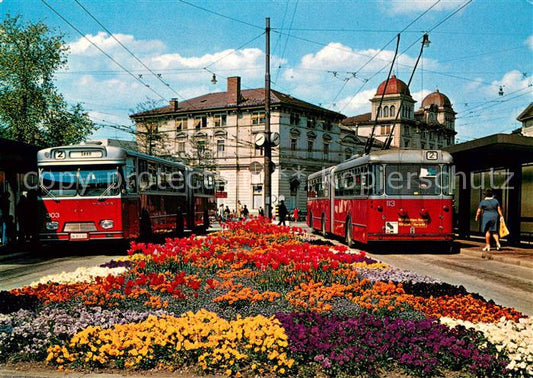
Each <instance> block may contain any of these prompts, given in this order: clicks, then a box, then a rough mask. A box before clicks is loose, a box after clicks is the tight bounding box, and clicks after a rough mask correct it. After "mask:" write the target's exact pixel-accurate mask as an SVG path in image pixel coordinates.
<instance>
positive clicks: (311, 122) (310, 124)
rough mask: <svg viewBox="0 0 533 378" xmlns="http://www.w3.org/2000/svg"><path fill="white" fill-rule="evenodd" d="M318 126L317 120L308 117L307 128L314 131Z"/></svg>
mask: <svg viewBox="0 0 533 378" xmlns="http://www.w3.org/2000/svg"><path fill="white" fill-rule="evenodd" d="M315 126H316V119H315V118H314V117H308V118H307V127H309V128H310V129H314V128H315Z"/></svg>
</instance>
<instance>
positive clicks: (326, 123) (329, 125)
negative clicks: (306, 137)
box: [323, 121, 333, 131]
mask: <svg viewBox="0 0 533 378" xmlns="http://www.w3.org/2000/svg"><path fill="white" fill-rule="evenodd" d="M332 127H333V125H332V123H331V121H324V126H323V129H324V131H331V129H332Z"/></svg>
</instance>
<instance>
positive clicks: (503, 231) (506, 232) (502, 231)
mask: <svg viewBox="0 0 533 378" xmlns="http://www.w3.org/2000/svg"><path fill="white" fill-rule="evenodd" d="M499 234H500V238H504V237H506V236H507V235H509V229H508V228H507V226H506V225H505V221H504V220H503V217H502V218H500V232H499Z"/></svg>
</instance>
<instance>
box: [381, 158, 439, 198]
mask: <svg viewBox="0 0 533 378" xmlns="http://www.w3.org/2000/svg"><path fill="white" fill-rule="evenodd" d="M385 173H386V175H385V176H386V179H385V185H386V193H387V194H388V195H438V194H440V193H441V188H440V184H439V183H438V182H437V179H438V177H439V173H440V167H439V166H438V165H424V166H421V165H417V164H388V165H387V167H386V168H385Z"/></svg>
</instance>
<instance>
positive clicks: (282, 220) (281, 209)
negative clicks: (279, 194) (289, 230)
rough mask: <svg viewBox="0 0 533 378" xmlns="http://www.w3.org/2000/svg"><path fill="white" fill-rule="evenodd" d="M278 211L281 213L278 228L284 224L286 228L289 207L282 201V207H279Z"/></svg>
mask: <svg viewBox="0 0 533 378" xmlns="http://www.w3.org/2000/svg"><path fill="white" fill-rule="evenodd" d="M278 211H279V223H278V226H281V224H282V223H283V225H284V226H286V224H285V219H286V218H287V213H288V211H287V207H286V206H285V201H281V203H280V205H279V208H278Z"/></svg>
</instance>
